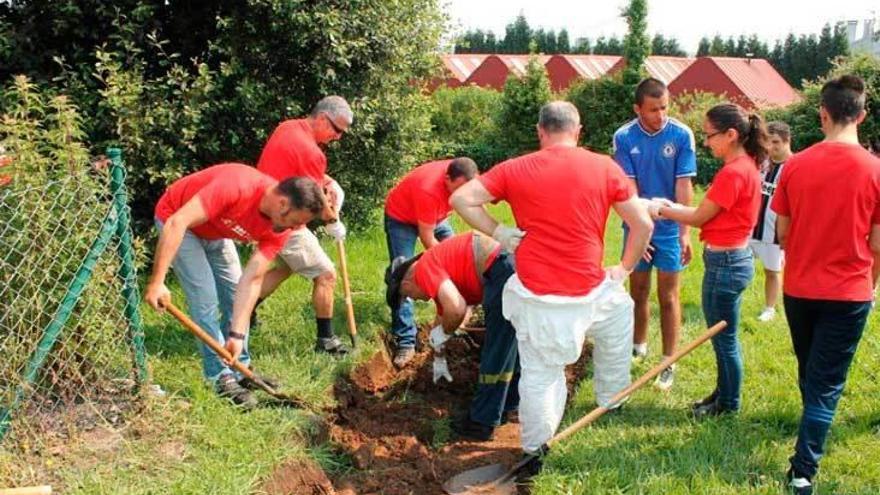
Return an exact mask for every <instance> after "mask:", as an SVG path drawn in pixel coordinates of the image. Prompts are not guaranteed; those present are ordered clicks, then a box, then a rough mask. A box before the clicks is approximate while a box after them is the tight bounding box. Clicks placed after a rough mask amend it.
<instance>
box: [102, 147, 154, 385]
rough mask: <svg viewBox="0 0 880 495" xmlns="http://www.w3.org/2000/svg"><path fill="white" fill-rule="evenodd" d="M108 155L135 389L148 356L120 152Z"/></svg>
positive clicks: (144, 375)
mask: <svg viewBox="0 0 880 495" xmlns="http://www.w3.org/2000/svg"><path fill="white" fill-rule="evenodd" d="M107 156H108V157H109V158H110V161H111V162H112V166H111V168H110V190H111V192H112V193H113V205H114V206H115V209H116V214H117V223H116V236H117V237H118V238H119V244H118V246H117V251H118V253H119V258H120V260H121V263H120V264H119V277H120V278H121V279H122V283H123V286H122V295H123V297H124V298H125V318H126V320H128V338H129V343H130V344H131V347H132V351H133V352H134V368H135V375H136V381H137V384H138V386H140V385H143V384H144V383H146V381H147V353H146V350H145V346H144V328H143V325H142V324H141V312H140V301H141V298H140V296H139V294H138V286H137V271H136V268H135V262H134V247H133V245H132V240H131V238H132V235H131V216H130V215H129V209H128V192H127V191H126V189H125V166H124V164H123V162H122V150H121V149H119V148H107Z"/></svg>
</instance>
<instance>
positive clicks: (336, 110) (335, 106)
mask: <svg viewBox="0 0 880 495" xmlns="http://www.w3.org/2000/svg"><path fill="white" fill-rule="evenodd" d="M322 113H323V114H327V116H328V117H330V118H331V119H332V120H333V121H334V122H338V121H339V119H342V120H344V121H345V123H346V124H348V125H351V122H352V121H353V120H354V113H353V112H352V111H351V107H350V106H349V105H348V102H347V101H345V98H343V97H341V96H336V95H332V96H325V97H323V98H321V100H320V101H319V102H318V103H316V104H315V107H314V108H312V114H311V116H312V118H315V117H317V116H318V115H320V114H322Z"/></svg>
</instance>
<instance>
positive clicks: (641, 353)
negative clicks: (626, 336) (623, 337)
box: [633, 347, 648, 361]
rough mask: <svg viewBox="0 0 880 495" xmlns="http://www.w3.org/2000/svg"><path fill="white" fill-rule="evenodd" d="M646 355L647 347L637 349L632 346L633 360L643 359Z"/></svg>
mask: <svg viewBox="0 0 880 495" xmlns="http://www.w3.org/2000/svg"><path fill="white" fill-rule="evenodd" d="M646 357H648V348H647V347H645V348H644V349H637V348H636V347H633V361H644V359H645V358H646Z"/></svg>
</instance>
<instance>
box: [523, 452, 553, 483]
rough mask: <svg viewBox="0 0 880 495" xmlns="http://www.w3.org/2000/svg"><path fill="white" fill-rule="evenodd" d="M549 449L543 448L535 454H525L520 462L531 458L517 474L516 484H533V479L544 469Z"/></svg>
mask: <svg viewBox="0 0 880 495" xmlns="http://www.w3.org/2000/svg"><path fill="white" fill-rule="evenodd" d="M548 451H549V449H548V448H547V447H541V449H540V450H539V451H538V452H536V453H534V454H523V457H522V459H520V462H522V461H523V460H525V459H526V458H530V459H529V461H528V462H526V463H525V465H523V467H521V468H520V469H519V471H517V472H516V482H517V483H519V484H525V485H528V484H531V482H532V478H534V477H535V476H537V475H538V473H540V472H541V470H542V469H544V456H546V455H547V452H548Z"/></svg>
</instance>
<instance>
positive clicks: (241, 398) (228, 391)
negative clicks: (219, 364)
mask: <svg viewBox="0 0 880 495" xmlns="http://www.w3.org/2000/svg"><path fill="white" fill-rule="evenodd" d="M216 390H217V393H218V394H219V395H220V397H225V398H227V399H229V400H231V401H232V403H233V404H235V405H237V406H241V407H243V408H244V409H251V408H254V407H256V406H257V399H255V398H254V396H253V395H251V393H250V391H249V390H248V389H246V388H244V387H242V386H241V385H239V384H238V382H237V381H235V377H234V376H233V375H232V374H231V373H227V374H225V375H222V376H220V379H219V380H217V384H216Z"/></svg>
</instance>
